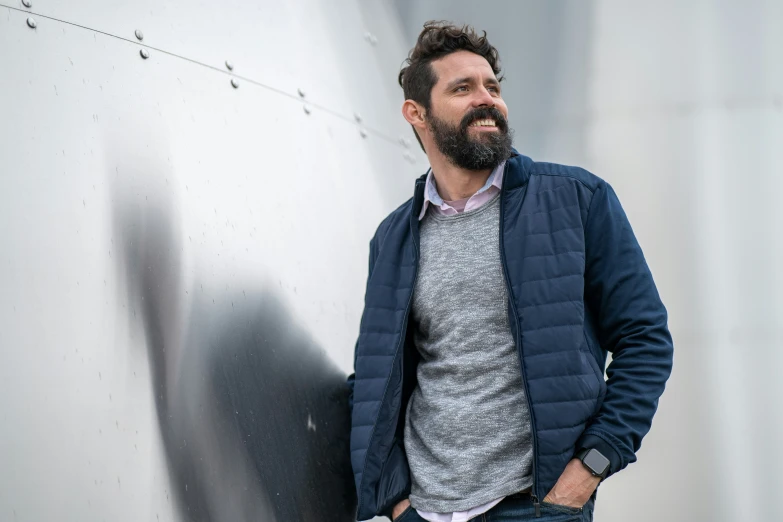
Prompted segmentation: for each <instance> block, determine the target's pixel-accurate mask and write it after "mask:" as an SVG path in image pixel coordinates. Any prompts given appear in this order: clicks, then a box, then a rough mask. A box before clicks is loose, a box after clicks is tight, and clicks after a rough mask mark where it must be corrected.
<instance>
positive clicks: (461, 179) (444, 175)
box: [429, 154, 492, 201]
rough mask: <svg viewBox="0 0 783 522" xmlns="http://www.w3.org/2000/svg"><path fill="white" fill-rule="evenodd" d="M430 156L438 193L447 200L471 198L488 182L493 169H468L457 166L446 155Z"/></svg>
mask: <svg viewBox="0 0 783 522" xmlns="http://www.w3.org/2000/svg"><path fill="white" fill-rule="evenodd" d="M433 156H435V157H432V158H429V160H430V166H431V167H432V175H433V176H435V182H436V183H437V184H438V195H440V197H441V198H443V199H444V200H445V201H456V200H458V199H465V198H469V197H470V196H472V195H473V194H475V193H476V192H478V191H479V190H480V189H481V187H483V186H484V184H485V183H486V182H487V179H488V178H489V175H490V174H492V169H486V170H467V169H463V168H460V167H457V166H456V165H454V164H453V163H451V162H450V161H449V160H448V159H446V157H445V156H443V155H441V154H438V155H433Z"/></svg>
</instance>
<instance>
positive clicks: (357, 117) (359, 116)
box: [353, 112, 362, 123]
mask: <svg viewBox="0 0 783 522" xmlns="http://www.w3.org/2000/svg"><path fill="white" fill-rule="evenodd" d="M353 119H355V120H356V123H361V122H362V115H361V114H359V113H358V112H354V113H353Z"/></svg>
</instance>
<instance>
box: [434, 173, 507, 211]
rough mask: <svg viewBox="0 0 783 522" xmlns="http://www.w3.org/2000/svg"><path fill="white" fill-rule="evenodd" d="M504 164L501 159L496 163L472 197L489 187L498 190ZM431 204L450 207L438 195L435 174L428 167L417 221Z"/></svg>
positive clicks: (501, 180)
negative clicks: (428, 170)
mask: <svg viewBox="0 0 783 522" xmlns="http://www.w3.org/2000/svg"><path fill="white" fill-rule="evenodd" d="M505 166H506V162H505V161H503V162H501V163H500V165H498V166H497V167H495V168H494V170H492V172H491V173H490V175H489V177H488V178H487V182H486V183H484V186H483V187H481V188H480V189H478V191H476V193H475V194H473V196H471V198H472V197H474V196H478V195H479V194H481V193H483V192H486V191H487V190H489V188H490V187H495V188H497V189H498V190H500V188H501V187H502V185H503V171H504V167H505ZM430 204H432V205H435V206H436V207H440V208H444V207H447V208H451V207H449V204H448V203H446V202H445V201H443V198H441V197H440V194H438V187H437V185H436V183H435V176H434V175H433V174H432V169H430V172H429V174H427V181H426V183H425V185H424V204H423V205H422V206H421V213H420V214H419V221H421V220H422V219H424V216H426V215H427V207H428V206H429V205H430Z"/></svg>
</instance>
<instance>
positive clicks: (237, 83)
mask: <svg viewBox="0 0 783 522" xmlns="http://www.w3.org/2000/svg"><path fill="white" fill-rule="evenodd" d="M231 85H232V86H233V87H234V89H239V81H237V79H236V78H231Z"/></svg>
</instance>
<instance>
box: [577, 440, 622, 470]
mask: <svg viewBox="0 0 783 522" xmlns="http://www.w3.org/2000/svg"><path fill="white" fill-rule="evenodd" d="M593 448H595V449H597V450H598V451H600V452H601V455H603V456H604V457H606V458H607V459H609V473H607V474H606V477H607V478H609V476H611V475H612V474H614V473H616V472H618V471H620V470H621V469H623V459H622V457H621V456H620V453H619V452H618V451H617V450H616V449H615V448H614V445H612V444H610V443H609V442H607V441H606V440H604V439H602V438H601V437H599V436H598V435H595V434H593V433H587V434H585V435H582V438H580V439H579V442H578V443H577V445H576V452H577V453H578V452H579V451H580V450H583V449H593Z"/></svg>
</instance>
